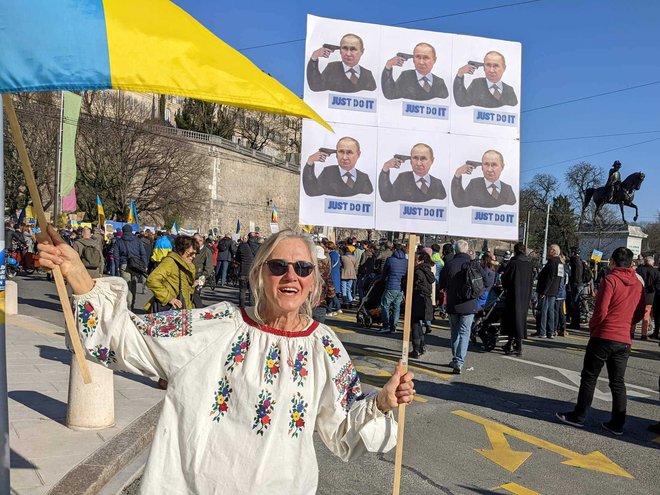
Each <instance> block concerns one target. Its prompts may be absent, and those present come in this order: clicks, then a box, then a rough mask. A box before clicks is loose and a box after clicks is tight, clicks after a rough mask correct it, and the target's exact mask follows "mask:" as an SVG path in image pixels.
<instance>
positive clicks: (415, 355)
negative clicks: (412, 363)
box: [408, 349, 422, 359]
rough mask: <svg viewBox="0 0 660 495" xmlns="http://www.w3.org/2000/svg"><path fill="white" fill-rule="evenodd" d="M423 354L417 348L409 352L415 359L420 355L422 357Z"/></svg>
mask: <svg viewBox="0 0 660 495" xmlns="http://www.w3.org/2000/svg"><path fill="white" fill-rule="evenodd" d="M421 355H422V354H421V353H420V352H419V351H418V350H417V349H413V350H412V351H411V352H410V354H408V356H409V357H411V358H413V359H419V357H420V356H421Z"/></svg>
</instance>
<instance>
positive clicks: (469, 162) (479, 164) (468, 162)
mask: <svg viewBox="0 0 660 495" xmlns="http://www.w3.org/2000/svg"><path fill="white" fill-rule="evenodd" d="M465 163H466V164H467V165H469V166H470V167H473V168H477V167H481V162H475V161H474V160H465Z"/></svg>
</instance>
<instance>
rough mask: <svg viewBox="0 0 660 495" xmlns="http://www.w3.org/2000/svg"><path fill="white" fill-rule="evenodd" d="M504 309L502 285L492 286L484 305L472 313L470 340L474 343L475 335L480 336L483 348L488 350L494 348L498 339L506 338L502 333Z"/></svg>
mask: <svg viewBox="0 0 660 495" xmlns="http://www.w3.org/2000/svg"><path fill="white" fill-rule="evenodd" d="M504 311H505V303H504V290H503V289H502V287H499V286H494V287H492V288H491V289H490V292H489V293H488V298H487V299H486V303H485V304H484V307H483V308H482V309H481V310H480V311H479V312H478V313H476V314H475V315H474V321H473V322H472V330H471V333H470V341H471V342H472V343H473V344H476V343H477V337H478V338H480V339H481V342H482V343H483V348H484V350H485V351H486V352H490V351H492V350H493V349H495V347H496V346H497V344H498V343H499V342H500V340H501V341H506V340H508V337H507V336H506V335H502V319H503V317H504Z"/></svg>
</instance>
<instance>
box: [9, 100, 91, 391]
mask: <svg viewBox="0 0 660 495" xmlns="http://www.w3.org/2000/svg"><path fill="white" fill-rule="evenodd" d="M2 102H3V103H4V107H5V112H6V113H7V120H8V121H9V126H10V128H11V134H12V136H13V137H14V143H15V144H16V149H17V150H18V155H19V157H20V159H21V167H22V169H23V174H24V175H25V182H26V183H27V187H28V190H29V191H30V197H31V198H32V206H33V208H34V211H35V213H36V215H37V222H38V224H39V229H41V232H43V233H44V235H45V234H46V228H47V227H48V222H46V215H45V213H44V207H43V205H42V203H41V196H40V195H39V189H38V188H37V182H36V181H35V180H34V172H33V171H32V165H31V163H30V157H29V156H28V153H27V148H26V147H25V141H23V134H22V133H21V128H20V126H19V124H18V118H17V117H16V110H15V109H14V102H13V101H12V100H11V97H10V96H9V95H8V94H3V95H2ZM53 277H54V279H55V286H56V287H57V294H58V296H59V297H60V303H61V304H62V311H63V312H64V321H65V322H66V329H67V332H68V334H69V338H70V339H71V344H72V345H73V351H74V354H75V358H76V361H77V362H78V367H79V368H80V374H81V375H82V379H83V382H84V383H85V384H88V383H91V382H92V377H91V376H90V374H89V368H88V367H87V360H86V359H85V351H84V350H83V348H82V344H81V343H80V336H79V335H78V330H77V329H76V323H75V320H74V317H73V311H72V309H71V303H70V302H69V295H68V294H67V292H66V285H65V284H64V277H63V276H62V271H61V270H60V267H59V266H57V265H56V266H55V268H54V269H53Z"/></svg>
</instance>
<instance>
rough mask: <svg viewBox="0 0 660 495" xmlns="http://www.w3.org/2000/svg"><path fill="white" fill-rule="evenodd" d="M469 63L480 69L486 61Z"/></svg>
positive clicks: (471, 61)
mask: <svg viewBox="0 0 660 495" xmlns="http://www.w3.org/2000/svg"><path fill="white" fill-rule="evenodd" d="M324 46H325V45H324ZM468 65H471V66H473V67H476V68H477V69H478V68H479V67H483V66H484V63H483V62H475V61H474V60H470V61H468Z"/></svg>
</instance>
